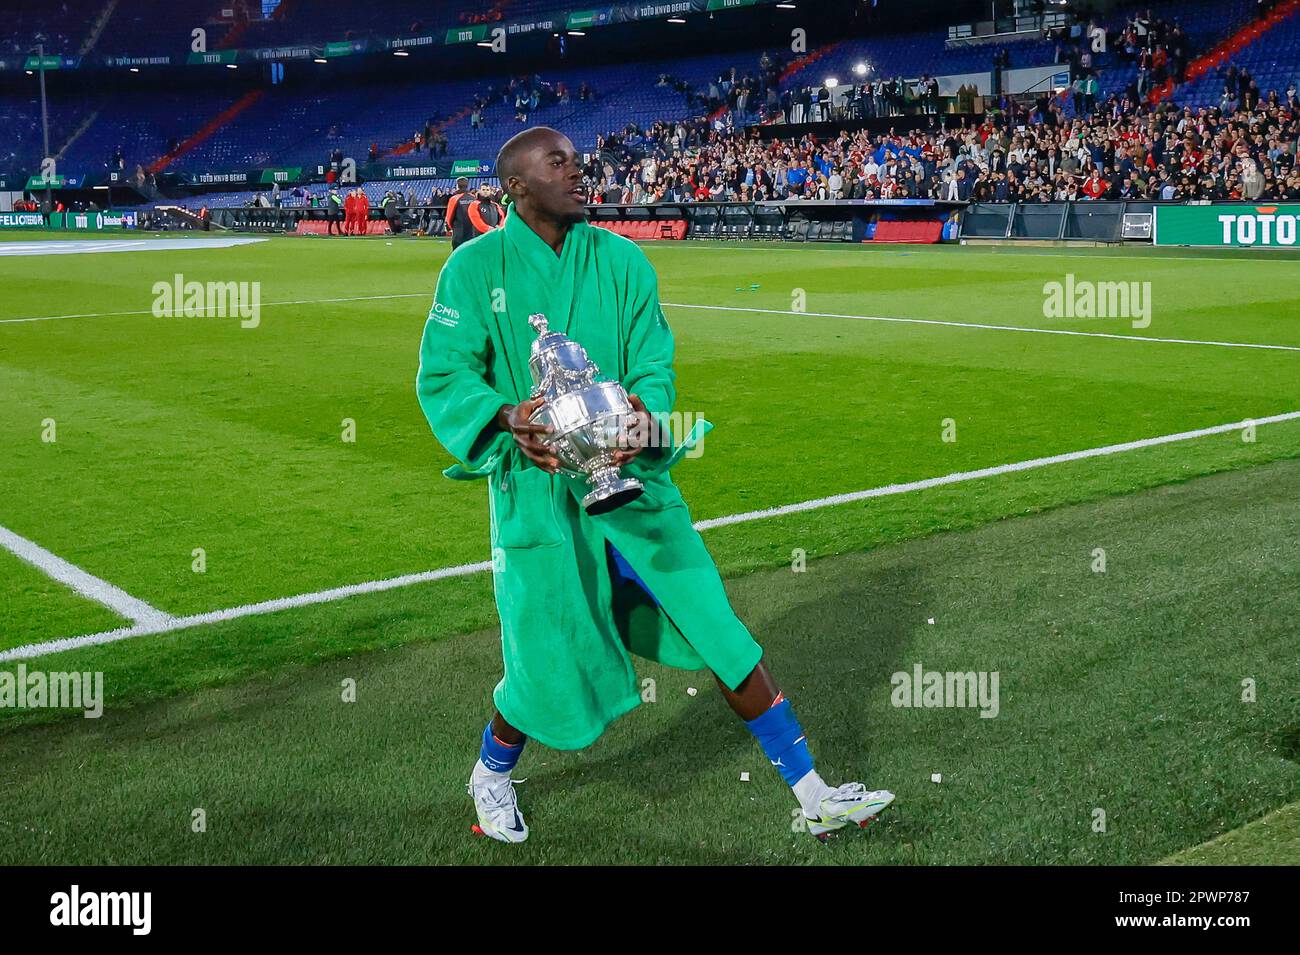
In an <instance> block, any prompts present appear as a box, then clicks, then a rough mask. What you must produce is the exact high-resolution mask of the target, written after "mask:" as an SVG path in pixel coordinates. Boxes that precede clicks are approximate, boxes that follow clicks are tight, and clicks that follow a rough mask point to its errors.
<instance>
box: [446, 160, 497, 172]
mask: <svg viewBox="0 0 1300 955" xmlns="http://www.w3.org/2000/svg"><path fill="white" fill-rule="evenodd" d="M491 172H492V164H491V163H490V162H485V161H484V160H481V159H457V160H455V161H454V162H453V163H452V164H451V172H450V173H449V175H452V176H486V175H488V174H490V173H491Z"/></svg>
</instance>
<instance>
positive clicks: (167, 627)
mask: <svg viewBox="0 0 1300 955" xmlns="http://www.w3.org/2000/svg"><path fill="white" fill-rule="evenodd" d="M1296 420H1300V411H1290V412H1287V413H1286V414H1277V415H1270V416H1268V417H1266V418H1247V419H1245V420H1244V421H1235V422H1233V423H1232V424H1220V425H1215V426H1214V427H1210V428H1198V429H1196V430H1195V431H1180V432H1178V433H1177V434H1166V435H1161V436H1160V437H1156V438H1142V439H1141V440H1138V441H1126V442H1124V443H1122V444H1108V445H1106V446H1104V447H1100V448H1089V449H1087V450H1085V451H1069V452H1067V453H1065V454H1054V455H1051V456H1050V457H1045V458H1033V459H1032V460H1029V461H1017V462H1014V463H1012V464H999V465H997V466H995V467H989V468H980V469H979V470H977V471H958V472H957V473H955V474H947V475H944V476H943V477H936V478H926V479H925V480H922V481H910V482H907V483H905V484H888V485H886V486H884V487H878V488H873V489H871V490H867V491H854V492H853V493H850V494H835V495H832V496H831V497H819V498H815V499H813V500H810V501H800V502H799V503H797V504H786V505H784V506H782V507H770V508H767V509H765V510H759V511H746V512H744V513H743V514H732V515H730V516H727V517H715V518H711V519H709V520H705V521H696V522H695V528H696V530H701V531H703V530H709V529H710V528H714V527H725V526H727V525H730V524H743V523H746V522H749V521H759V520H766V519H767V518H771V517H781V516H783V515H786V514H796V513H801V512H803V511H813V510H818V509H820V508H823V507H834V506H835V505H837V504H848V503H852V502H854V501H865V500H868V499H870V498H875V497H887V496H889V495H893V494H906V493H908V492H911V491H922V490H925V489H926V488H932V487H941V486H943V485H947V484H959V483H961V482H963V481H974V480H978V479H980V478H985V477H995V476H997V475H999V474H1012V473H1015V472H1017V471H1029V470H1032V469H1033V468H1041V467H1047V466H1048V465H1052V464H1061V463H1063V462H1067V461H1082V460H1085V459H1087V458H1099V457H1104V456H1106V455H1111V454H1121V453H1123V452H1125V451H1134V450H1137V449H1139V448H1150V447H1155V446H1157V445H1161V444H1172V443H1174V442H1176V441H1190V440H1192V439H1195V438H1204V437H1209V436H1210V435H1216V434H1227V433H1229V432H1232V431H1240V430H1242V429H1243V428H1247V427H1249V426H1251V425H1255V426H1258V425H1263V424H1277V423H1279V422H1283V421H1296ZM491 569H492V564H491V563H490V562H488V561H482V562H479V563H476V564H460V565H457V566H455V567H443V568H441V569H439V570H430V571H425V572H424V573H419V574H406V575H405V576H402V577H390V578H388V579H386V580H372V581H368V582H366V583H361V584H350V585H348V586H346V587H335V588H332V589H330V590H321V591H317V592H315V593H310V594H299V595H298V596H296V597H281V598H279V599H277V600H266V601H263V602H261V603H255V604H245V605H243V606H239V607H231V608H229V609H227V610H214V611H211V612H209V613H201V614H194V615H192V616H188V617H172V618H169V619H167V620H164V621H159V622H155V623H146V624H137V625H136V626H132V627H121V628H119V629H117V630H108V631H105V632H103V633H92V634H87V635H86V636H81V637H66V638H64V639H61V640H50V641H47V642H45V643H29V644H27V645H25V646H21V647H15V648H13V649H11V650H5V651H2V652H0V663H3V662H5V661H9V660H30V659H32V658H34V657H42V656H46V655H48V654H51V653H60V652H62V651H64V650H76V649H79V648H80V647H88V646H98V645H101V644H105V643H114V642H116V641H118V640H126V639H128V638H130V637H141V636H146V635H150V634H159V633H173V632H175V631H177V630H186V629H189V628H191V627H198V626H202V625H204V624H209V623H219V622H221V621H224V620H234V619H237V618H239V617H251V616H255V615H258V614H266V613H276V612H278V611H280V610H289V609H292V608H294V607H306V606H310V605H312V604H321V603H328V602H331V601H335V600H342V599H344V598H345V597H353V596H356V595H358V594H369V593H376V592H379V591H383V590H393V589H396V588H398V587H408V586H410V585H412V584H421V583H425V582H428V581H433V580H443V579H445V578H448V577H464V576H468V575H470V574H478V573H484V572H486V571H490V570H491Z"/></svg>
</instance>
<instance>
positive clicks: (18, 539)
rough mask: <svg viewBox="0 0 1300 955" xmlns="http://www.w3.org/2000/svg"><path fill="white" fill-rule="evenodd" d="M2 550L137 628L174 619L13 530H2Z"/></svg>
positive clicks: (0, 544)
mask: <svg viewBox="0 0 1300 955" xmlns="http://www.w3.org/2000/svg"><path fill="white" fill-rule="evenodd" d="M0 547H3V548H4V549H5V550H7V551H9V552H10V553H11V554H13V555H14V556H15V557H18V558H19V559H21V560H25V561H26V562H27V563H29V564H31V565H32V566H33V567H35V568H36V569H37V570H39V571H41V572H43V573H45V574H46V575H48V576H50V577H53V578H54V579H55V580H57V581H58V582H59V583H61V584H67V585H68V586H69V587H71V588H72V589H73V590H75V591H76V592H77V593H79V594H81V596H83V597H86V598H87V599H89V600H93V601H95V602H96V603H98V604H103V605H104V606H105V607H107V608H108V609H109V610H112V611H113V612H114V613H116V614H118V615H119V616H122V617H125V618H126V619H127V620H130V621H132V622H133V623H135V624H136V625H142V626H152V625H157V624H163V625H165V624H168V623H170V622H171V620H172V619H173V618H172V617H170V616H168V615H167V614H165V613H163V612H162V611H161V610H159V609H158V608H156V607H151V606H149V604H147V603H145V602H144V601H143V600H138V599H136V598H135V597H132V596H131V595H130V594H128V593H127V592H126V591H124V590H121V589H119V588H117V587H114V586H113V585H112V584H110V583H109V582H108V581H107V580H100V579H99V578H98V577H96V576H94V575H93V574H88V573H86V572H85V571H84V570H82V569H81V568H80V567H76V566H74V565H72V564H69V563H68V562H67V561H66V560H64V559H63V558H62V557H59V556H58V555H56V554H51V553H50V552H49V551H48V550H46V549H45V548H44V547H41V546H40V545H39V544H36V543H33V542H32V541H29V540H28V539H27V538H26V537H22V536H20V535H18V534H15V533H14V532H13V531H11V530H9V528H7V527H0Z"/></svg>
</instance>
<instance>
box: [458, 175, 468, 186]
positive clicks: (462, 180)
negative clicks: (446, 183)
mask: <svg viewBox="0 0 1300 955" xmlns="http://www.w3.org/2000/svg"><path fill="white" fill-rule="evenodd" d="M456 188H457V189H468V188H469V180H468V179H466V178H465V177H464V176H461V177H460V178H459V179H457V180H456Z"/></svg>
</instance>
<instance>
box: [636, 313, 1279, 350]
mask: <svg viewBox="0 0 1300 955" xmlns="http://www.w3.org/2000/svg"><path fill="white" fill-rule="evenodd" d="M661 304H662V305H663V307H664V308H702V309H706V310H708V311H713V312H759V313H762V314H765V315H792V316H794V317H795V318H800V317H811V318H852V319H856V320H858V321H860V322H897V323H899V324H901V325H946V326H949V327H951V328H980V329H987V330H990V331H998V332H1033V333H1036V334H1038V335H1073V336H1076V337H1080V338H1115V339H1119V340H1120V341H1126V342H1156V343H1160V344H1165V345H1216V346H1218V347H1219V348H1264V349H1269V350H1272V351H1300V345H1263V344H1257V343H1255V342H1215V341H1198V340H1197V339H1194V338H1151V337H1148V336H1146V335H1116V334H1112V333H1110V332H1076V331H1071V330H1069V329H1065V328H1033V327H1030V326H1024V325H981V324H979V323H976V322H947V321H943V320H941V319H937V318H892V317H890V316H887V315H846V314H842V313H840V312H795V311H790V310H788V309H782V308H746V307H742V306H739V305H684V304H680V303H677V302H663V303H661Z"/></svg>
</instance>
